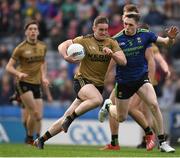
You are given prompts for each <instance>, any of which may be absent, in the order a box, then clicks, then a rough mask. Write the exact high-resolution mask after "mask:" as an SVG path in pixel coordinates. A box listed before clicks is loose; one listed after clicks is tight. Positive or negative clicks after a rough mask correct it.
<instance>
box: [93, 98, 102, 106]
mask: <svg viewBox="0 0 180 158" xmlns="http://www.w3.org/2000/svg"><path fill="white" fill-rule="evenodd" d="M102 103H103V98H102V97H97V98H95V99H94V105H95V106H97V105H98V106H99V105H101V104H102Z"/></svg>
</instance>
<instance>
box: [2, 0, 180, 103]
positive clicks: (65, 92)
mask: <svg viewBox="0 0 180 158" xmlns="http://www.w3.org/2000/svg"><path fill="white" fill-rule="evenodd" d="M129 3H135V4H137V6H138V8H139V11H140V13H141V16H142V18H141V21H142V22H144V23H147V24H149V25H150V28H151V30H152V31H154V32H156V33H158V34H161V35H164V34H165V31H164V30H165V28H168V27H169V26H170V25H176V26H178V27H179V28H180V0H148V1H146V0H1V1H0V105H1V106H2V105H6V104H9V99H8V98H9V96H11V95H12V94H13V92H14V79H13V77H12V76H10V75H9V74H7V73H6V72H5V71H4V70H5V66H6V64H7V61H8V60H9V58H10V56H11V53H12V51H13V48H14V47H15V46H16V45H17V44H18V43H20V42H21V41H22V40H23V38H24V30H23V26H24V23H25V22H26V20H28V19H29V18H35V19H37V21H38V22H39V27H40V36H39V39H40V40H43V41H44V42H46V43H47V45H48V52H47V58H46V59H47V62H48V77H49V80H50V81H51V87H50V89H51V92H52V96H53V99H54V101H53V102H52V105H57V106H61V105H62V106H64V105H66V106H67V105H68V104H69V102H71V100H73V98H74V92H73V88H72V78H73V74H74V71H75V70H76V65H74V64H69V63H67V62H65V61H64V60H63V59H62V57H61V56H60V55H59V54H58V51H57V46H58V45H59V44H60V43H61V42H63V41H64V40H66V39H69V38H74V37H76V36H78V35H84V34H87V33H91V25H92V21H93V20H94V18H95V17H96V16H97V15H106V16H107V17H108V18H109V20H110V28H109V33H110V35H114V34H116V33H117V32H119V31H120V30H122V28H123V25H122V18H121V17H122V10H123V6H124V5H125V4H129ZM159 48H160V51H161V53H162V54H163V56H164V58H165V59H167V62H168V63H169V66H170V69H171V73H172V75H171V78H170V79H168V80H165V78H164V74H163V72H162V71H161V70H160V69H159V67H158V63H157V72H156V78H157V80H158V81H159V84H158V86H157V88H156V91H157V94H158V97H159V98H160V100H161V102H163V104H165V105H166V106H169V105H173V104H175V103H180V36H178V39H177V41H176V43H175V45H174V46H173V47H171V48H164V47H161V46H159ZM113 76H114V75H113V74H111V75H109V77H108V79H107V80H106V85H105V92H104V97H105V98H107V97H108V95H109V92H110V91H111V89H112V88H113V84H114V83H113ZM45 100H46V97H45ZM163 104H162V105H163Z"/></svg>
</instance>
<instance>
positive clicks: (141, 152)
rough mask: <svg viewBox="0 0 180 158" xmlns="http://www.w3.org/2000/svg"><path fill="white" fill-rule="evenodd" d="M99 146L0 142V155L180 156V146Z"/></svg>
mask: <svg viewBox="0 0 180 158" xmlns="http://www.w3.org/2000/svg"><path fill="white" fill-rule="evenodd" d="M99 148H100V146H83V145H45V149H44V150H38V149H37V148H35V147H32V146H27V145H24V144H0V157H180V147H176V152H175V153H162V152H160V151H158V149H154V150H153V151H149V152H147V151H146V150H145V149H136V148H128V147H122V148H121V150H120V151H100V150H99Z"/></svg>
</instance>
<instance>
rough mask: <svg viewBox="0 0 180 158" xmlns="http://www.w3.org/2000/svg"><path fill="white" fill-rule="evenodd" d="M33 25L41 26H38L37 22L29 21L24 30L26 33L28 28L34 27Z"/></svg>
mask: <svg viewBox="0 0 180 158" xmlns="http://www.w3.org/2000/svg"><path fill="white" fill-rule="evenodd" d="M32 24H35V25H37V26H39V25H38V22H37V21H36V20H30V21H28V22H27V23H26V24H25V26H24V30H25V31H26V30H27V28H28V27H29V25H32Z"/></svg>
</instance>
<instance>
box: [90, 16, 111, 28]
mask: <svg viewBox="0 0 180 158" xmlns="http://www.w3.org/2000/svg"><path fill="white" fill-rule="evenodd" d="M98 24H109V20H108V18H107V17H105V16H98V17H96V19H95V20H94V23H93V25H94V26H97V25H98Z"/></svg>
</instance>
